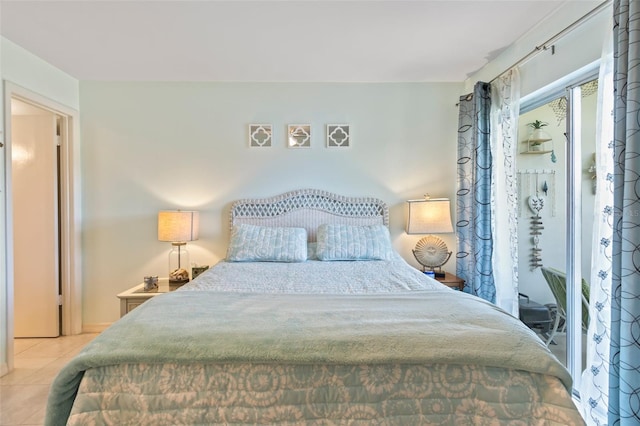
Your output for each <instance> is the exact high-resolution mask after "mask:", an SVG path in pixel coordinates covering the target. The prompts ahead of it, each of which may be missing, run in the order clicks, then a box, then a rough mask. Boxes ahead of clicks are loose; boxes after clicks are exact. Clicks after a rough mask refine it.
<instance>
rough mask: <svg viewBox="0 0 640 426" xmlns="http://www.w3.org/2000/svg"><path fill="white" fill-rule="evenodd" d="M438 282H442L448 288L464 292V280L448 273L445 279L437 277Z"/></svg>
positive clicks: (445, 274)
mask: <svg viewBox="0 0 640 426" xmlns="http://www.w3.org/2000/svg"><path fill="white" fill-rule="evenodd" d="M436 280H438V281H440V282H441V283H442V284H444V285H446V286H447V287H451V288H457V289H458V290H460V291H463V290H464V280H463V279H462V278H460V277H457V276H455V275H453V274H450V273H448V272H445V273H444V277H436Z"/></svg>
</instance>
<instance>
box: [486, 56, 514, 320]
mask: <svg viewBox="0 0 640 426" xmlns="http://www.w3.org/2000/svg"><path fill="white" fill-rule="evenodd" d="M519 115H520V75H519V72H518V70H517V69H515V68H514V69H512V70H510V71H508V72H506V73H504V74H503V75H501V76H500V77H498V78H497V79H496V80H495V82H494V83H492V84H491V152H492V155H493V158H494V159H495V161H494V163H493V173H492V196H491V201H492V202H491V217H492V219H493V220H492V227H493V231H492V234H493V244H494V251H493V276H494V280H495V286H496V304H497V305H498V306H499V307H501V308H502V309H504V310H505V311H507V312H509V313H510V314H511V315H513V316H515V317H518V183H517V175H516V173H517V171H516V155H517V146H518V117H519Z"/></svg>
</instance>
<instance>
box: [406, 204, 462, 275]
mask: <svg viewBox="0 0 640 426" xmlns="http://www.w3.org/2000/svg"><path fill="white" fill-rule="evenodd" d="M407 203H409V217H408V220H407V234H448V233H451V232H453V226H452V225H451V210H450V209H451V208H450V203H449V199H448V198H430V197H429V196H428V195H427V196H425V198H423V199H421V200H408V201H407ZM412 251H413V255H414V256H415V258H416V260H417V261H418V263H420V264H421V265H422V270H423V271H433V272H434V274H435V276H436V277H444V272H442V265H444V264H445V263H447V261H448V260H449V258H450V257H451V253H452V252H450V251H448V250H447V245H446V244H445V243H444V241H442V239H440V238H438V237H436V236H435V235H427V236H426V237H423V238H422V239H421V240H420V241H418V243H417V244H416V248H415V249H414V250H412Z"/></svg>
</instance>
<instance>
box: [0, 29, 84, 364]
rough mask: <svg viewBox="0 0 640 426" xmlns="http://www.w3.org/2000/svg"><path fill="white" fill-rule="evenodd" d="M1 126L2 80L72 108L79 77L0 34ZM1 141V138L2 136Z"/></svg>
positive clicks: (1, 220)
mask: <svg viewBox="0 0 640 426" xmlns="http://www.w3.org/2000/svg"><path fill="white" fill-rule="evenodd" d="M0 64H1V66H0V79H1V80H2V83H3V84H2V87H0V117H2V119H1V120H0V126H1V127H0V130H4V119H5V115H4V83H5V82H12V83H15V84H17V85H19V86H21V87H23V88H25V89H28V90H30V91H32V92H35V93H37V94H39V95H41V96H43V97H46V98H49V99H51V100H53V101H55V102H57V103H59V104H62V105H66V106H68V107H69V108H71V109H75V110H77V109H78V106H79V101H80V96H79V85H78V81H77V80H76V79H74V78H72V77H70V76H69V75H67V74H65V73H63V72H62V71H60V70H59V69H57V68H54V67H52V66H51V65H49V64H48V63H46V62H45V61H43V60H41V59H39V58H38V57H36V56H34V55H33V54H31V53H30V52H28V51H26V50H24V49H22V48H21V47H19V46H17V45H16V44H14V43H12V42H10V41H9V40H6V39H5V38H2V37H0ZM2 142H3V143H4V142H5V141H4V138H3V140H2ZM5 150H6V148H2V149H1V150H0V151H1V152H0V163H1V166H0V167H1V173H0V191H2V194H1V200H0V237H2V239H1V241H2V242H3V244H2V247H1V248H0V271H1V272H0V366H2V367H3V368H6V366H7V351H8V349H9V348H10V347H11V346H10V345H9V342H8V340H7V339H8V337H7V336H8V334H9V330H8V328H7V327H8V326H9V324H11V323H12V321H10V318H9V316H10V315H11V314H12V310H11V309H10V306H9V301H10V300H11V299H12V295H11V294H10V293H9V289H8V286H7V257H6V246H5V242H6V216H5V214H6V200H5V194H6V188H5V165H6V163H5V161H7V160H8V159H6V158H5V154H4V153H5Z"/></svg>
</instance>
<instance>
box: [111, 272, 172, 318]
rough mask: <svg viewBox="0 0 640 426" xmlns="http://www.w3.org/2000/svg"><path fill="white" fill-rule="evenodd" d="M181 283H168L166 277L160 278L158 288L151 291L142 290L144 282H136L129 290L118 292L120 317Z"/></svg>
mask: <svg viewBox="0 0 640 426" xmlns="http://www.w3.org/2000/svg"><path fill="white" fill-rule="evenodd" d="M182 285H183V284H169V279H168V278H160V279H159V280H158V288H157V289H154V290H151V291H144V290H143V289H144V283H141V284H138V285H137V286H135V287H132V288H130V289H129V290H126V291H123V292H122V293H120V294H118V299H120V317H121V318H122V317H123V316H124V315H125V314H126V313H128V312H131V311H132V310H133V309H134V308H137V307H138V306H140V305H142V304H143V303H144V302H146V301H147V300H149V299H151V298H152V297H154V296H157V295H159V294H162V293H168V292H170V291H173V290H175V289H177V288H179V287H182Z"/></svg>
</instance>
